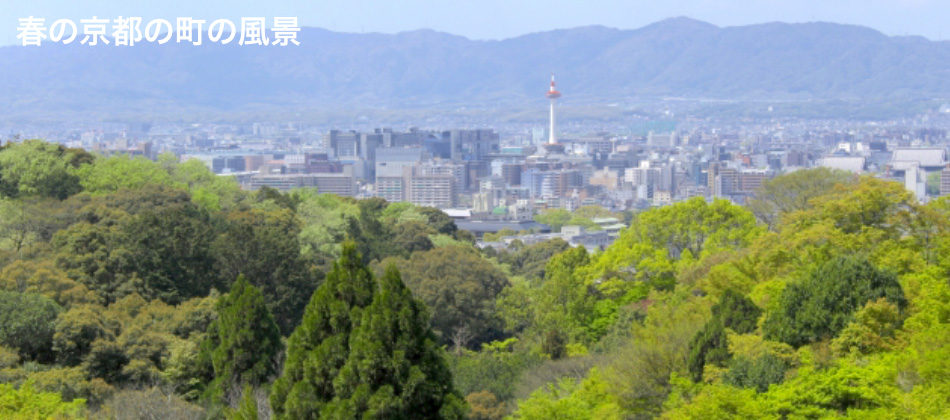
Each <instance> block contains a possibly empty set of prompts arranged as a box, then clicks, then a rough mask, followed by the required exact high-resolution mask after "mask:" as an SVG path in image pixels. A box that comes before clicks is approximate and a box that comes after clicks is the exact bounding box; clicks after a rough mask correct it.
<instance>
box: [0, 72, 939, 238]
mask: <svg viewBox="0 0 950 420" xmlns="http://www.w3.org/2000/svg"><path fill="white" fill-rule="evenodd" d="M553 89H554V82H553V80H552V87H551V90H553ZM557 97H560V94H559V93H558V96H557ZM554 99H555V100H556V99H557V98H554ZM555 100H552V103H551V105H550V112H551V114H550V121H549V124H548V125H541V124H536V125H530V124H524V123H520V124H512V125H511V126H504V125H502V126H497V127H491V128H463V129H454V128H451V127H449V128H444V129H424V128H423V129H421V128H415V127H409V128H406V129H403V130H399V129H392V128H372V129H369V128H361V129H347V130H343V129H333V128H331V129H326V128H325V127H320V126H315V125H309V124H307V123H306V122H285V123H250V124H180V125H179V124H172V123H161V124H157V123H151V122H136V123H91V124H81V125H77V126H76V127H70V126H65V125H61V126H60V127H57V128H53V129H50V128H46V129H38V128H36V127H31V128H32V129H33V130H36V131H31V133H32V134H24V133H22V132H17V129H16V128H13V127H8V128H6V129H5V130H6V131H7V133H6V135H5V138H6V139H7V140H6V141H7V142H10V141H16V140H10V139H11V138H13V137H14V136H16V137H17V138H28V137H35V136H42V137H43V138H46V139H49V140H53V141H56V142H59V143H61V144H63V145H64V146H66V147H71V148H83V149H86V150H88V151H90V152H95V153H102V154H105V155H128V156H132V157H136V156H141V157H144V158H147V159H151V160H155V159H157V158H158V156H159V155H161V154H163V153H171V154H174V156H175V157H176V158H177V159H178V160H179V161H181V162H185V161H188V160H192V159H195V160H199V161H201V162H202V163H204V164H205V165H206V166H207V167H208V169H210V170H211V171H212V172H213V173H215V174H218V175H221V176H232V177H235V178H236V179H237V180H238V182H239V183H240V185H241V186H242V187H243V188H244V189H246V190H250V191H256V190H258V189H260V188H261V187H264V186H266V187H271V188H274V189H276V190H279V191H282V192H289V191H291V190H294V189H298V188H313V189H316V190H317V191H319V192H321V193H332V194H336V195H340V196H345V197H356V198H369V197H380V198H383V199H385V200H387V201H388V202H408V203H412V204H415V205H419V206H431V207H436V208H439V209H443V210H444V211H445V212H446V213H447V214H449V215H450V216H451V217H453V218H454V219H455V220H456V223H457V224H458V225H459V226H460V227H462V228H463V229H466V230H469V231H471V232H473V233H474V234H476V235H477V236H478V237H479V238H481V237H482V236H483V235H484V234H485V233H493V234H497V233H498V232H500V231H506V232H507V231H512V232H521V233H522V234H521V235H518V236H520V238H519V239H520V240H522V242H525V241H530V242H532V243H533V242H537V241H540V240H544V239H550V238H552V237H554V236H557V237H562V238H563V239H565V240H567V241H568V242H570V243H571V244H573V245H575V246H576V245H584V246H586V247H587V248H589V249H590V250H595V249H601V250H602V249H604V248H605V247H606V246H608V245H609V244H610V243H612V242H613V238H615V237H616V236H617V235H618V233H619V230H620V229H621V228H622V227H625V225H624V223H623V220H620V219H621V218H617V217H606V218H603V220H594V221H593V222H594V223H593V224H592V225H591V224H589V223H588V226H586V230H585V227H584V226H579V227H578V228H579V229H572V230H569V231H567V232H569V233H565V232H551V228H550V227H549V226H546V225H544V224H542V223H538V222H537V221H535V218H536V217H535V216H537V215H539V214H542V213H544V212H545V211H548V210H552V209H563V210H567V211H574V210H576V209H578V208H580V207H582V206H599V207H602V208H604V209H606V210H608V211H610V212H615V213H622V212H624V211H642V210H646V209H649V208H651V207H657V206H664V205H669V204H671V203H675V202H680V201H684V200H687V199H689V198H692V197H704V198H706V199H713V198H725V199H728V200H729V201H731V202H733V203H736V204H740V205H741V204H744V203H745V201H746V198H748V197H750V196H752V195H753V194H754V193H755V191H756V190H757V189H759V188H760V187H761V186H762V183H763V181H765V180H768V179H771V178H773V177H775V176H776V175H779V174H783V173H788V172H793V171H796V170H799V169H805V168H814V167H827V168H830V169H840V170H844V171H848V172H851V173H854V174H856V175H857V174H873V175H874V176H876V177H880V178H882V179H889V180H894V181H897V182H900V183H902V184H904V185H905V186H906V187H907V189H908V190H909V191H910V192H912V193H913V194H914V196H915V197H916V198H917V199H918V200H920V201H922V202H926V201H927V200H929V199H930V198H933V197H940V196H945V195H950V168H948V163H950V161H948V158H947V150H948V147H950V138H948V135H947V133H948V131H947V130H948V128H950V105H945V106H943V107H941V108H940V109H935V110H933V111H932V112H930V113H928V114H925V115H920V116H918V117H915V118H909V119H901V120H899V121H854V120H827V121H823V120H808V119H797V118H773V119H768V120H755V119H745V120H735V121H728V120H726V121H715V120H712V119H705V120H704V119H699V118H684V119H675V118H667V119H664V120H649V119H646V118H643V117H640V118H637V119H631V121H630V122H628V124H626V126H624V127H623V128H622V130H623V131H624V134H620V133H618V132H610V131H599V130H603V127H604V124H603V123H601V124H599V125H598V126H597V127H590V125H593V124H587V125H588V126H585V125H582V124H576V123H575V124H573V125H572V126H570V127H569V128H568V130H570V131H567V132H563V133H557V131H558V130H559V129H558V127H557V123H556V120H555V117H554V115H555V112H560V113H563V114H566V115H562V117H564V116H567V117H570V112H571V108H570V107H566V108H563V109H561V107H558V106H557V105H556V103H555ZM539 105H540V101H539ZM621 123H622V122H621ZM621 123H617V122H615V123H613V124H612V125H615V126H618V125H622V124H621ZM362 125H364V126H367V127H369V126H371V125H372V122H370V121H366V122H364V123H363V124H362ZM0 128H2V127H0ZM552 129H553V131H552ZM561 130H563V129H561ZM564 131H566V130H564ZM634 132H636V133H634ZM552 133H554V134H555V135H552ZM559 228H560V226H558V229H557V230H560V229H559ZM552 233H555V235H553V236H552V235H551V234H552ZM514 237H515V236H514V235H510V236H508V237H507V238H506V242H507V243H510V241H511V240H512V239H513V238H514ZM481 245H482V246H488V245H491V246H496V247H497V246H499V244H486V243H482V244H481Z"/></svg>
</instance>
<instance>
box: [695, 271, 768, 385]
mask: <svg viewBox="0 0 950 420" xmlns="http://www.w3.org/2000/svg"><path fill="white" fill-rule="evenodd" d="M761 313H762V311H761V310H760V309H759V308H758V307H757V306H755V304H754V303H753V302H752V300H750V299H749V298H748V297H746V296H744V295H742V294H741V293H739V292H736V291H735V290H733V289H727V290H726V292H725V293H723V295H722V297H720V299H719V302H718V303H716V304H715V305H713V307H712V314H713V316H712V319H711V320H709V321H708V322H707V323H706V325H705V326H704V327H703V329H702V331H700V332H698V333H696V335H695V336H694V337H693V340H692V342H691V343H690V352H689V362H688V363H689V372H690V375H691V376H692V378H693V380H694V381H697V382H698V381H701V380H702V379H703V370H704V367H705V366H706V365H707V364H713V365H716V366H719V367H724V366H725V364H726V362H728V361H729V359H730V358H732V354H730V353H729V341H728V338H727V335H726V329H727V328H728V329H730V330H732V331H735V332H737V333H740V334H744V333H749V332H752V331H753V330H754V329H755V326H756V321H757V320H758V319H759V315H760V314H761Z"/></svg>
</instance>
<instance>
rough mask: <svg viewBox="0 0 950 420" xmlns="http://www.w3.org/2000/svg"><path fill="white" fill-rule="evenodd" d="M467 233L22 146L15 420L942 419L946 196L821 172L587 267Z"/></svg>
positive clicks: (12, 318)
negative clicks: (486, 242)
mask: <svg viewBox="0 0 950 420" xmlns="http://www.w3.org/2000/svg"><path fill="white" fill-rule="evenodd" d="M586 211H591V209H587V210H586ZM555 216H557V217H555ZM568 216H569V215H564V214H557V215H548V217H549V218H552V220H553V219H558V220H560V219H564V220H563V221H564V222H565V223H568V222H569V220H570V218H569V217H568ZM578 217H581V216H578ZM474 242H475V241H474V238H473V237H472V236H471V235H470V234H469V233H468V232H465V231H460V230H458V229H457V228H456V226H455V224H454V223H453V222H452V221H451V219H449V218H448V217H447V216H446V215H445V214H444V213H442V212H441V211H439V210H438V209H433V208H425V207H418V206H413V205H410V204H406V203H387V202H385V201H383V200H379V199H365V200H356V199H350V198H341V197H337V196H333V195H325V194H317V193H316V192H314V191H303V190H301V191H294V192H291V193H287V194H284V193H279V192H277V191H275V190H270V189H263V190H261V191H258V192H245V191H242V190H240V188H239V187H238V185H237V184H236V183H235V182H234V181H233V179H231V178H227V177H218V176H215V175H213V174H212V173H210V172H209V171H208V170H207V169H206V168H205V167H204V166H203V164H201V163H200V162H196V161H190V162H186V163H178V162H177V160H176V159H174V158H173V157H165V156H163V157H162V158H160V159H159V160H158V161H157V162H153V161H148V160H145V159H141V158H138V159H130V158H128V157H124V156H119V157H102V156H93V155H91V154H89V153H86V152H84V151H82V150H73V149H65V148H63V147H61V146H59V145H55V144H49V143H45V142H42V141H38V140H31V141H25V142H22V143H16V144H10V145H6V146H5V147H3V148H2V149H0V417H2V418H30V419H32V418H186V419H187V418H193V419H204V418H212V419H215V418H237V419H266V418H274V419H306V418H312V419H316V418H325V419H356V418H368V419H404V418H432V419H441V418H445V419H465V418H467V419H480V420H492V419H502V418H510V419H516V420H517V419H524V420H534V419H538V420H542V419H543V420H550V419H597V420H604V419H646V418H667V419H680V418H684V419H685V418H763V419H779V418H828V417H850V418H908V419H913V418H921V419H923V418H942V417H947V416H950V357H948V355H950V282H948V279H950V258H948V257H950V200H948V199H940V200H935V201H932V202H930V203H928V204H926V205H922V204H920V203H917V202H916V201H915V200H914V199H913V197H912V195H911V194H910V193H908V192H907V191H905V189H904V188H903V186H902V185H900V184H896V183H891V182H887V181H882V180H878V179H874V178H870V177H853V176H851V175H847V174H842V173H837V172H832V171H829V170H825V169H812V170H803V171H798V172H794V173H792V174H788V175H783V176H781V177H778V178H776V179H774V180H772V181H770V182H768V183H766V185H765V186H764V187H763V189H762V190H761V191H760V192H759V194H757V199H755V200H752V201H751V202H750V203H748V204H747V206H745V207H741V206H737V205H734V204H731V203H729V202H726V201H722V200H716V201H712V202H707V201H705V200H703V199H699V198H697V199H692V200H689V201H686V202H682V203H677V204H674V205H671V206H667V207H662V208H656V209H652V210H649V211H645V212H642V213H639V214H635V215H633V218H632V222H631V224H630V228H628V229H626V230H625V231H623V232H622V234H621V237H620V238H619V239H618V240H617V241H616V243H614V244H613V245H612V246H611V247H610V248H608V249H606V250H605V251H602V252H598V253H593V254H589V253H588V252H587V251H585V250H584V249H583V248H571V247H570V246H568V244H567V243H565V242H563V241H559V240H554V241H549V242H545V243H540V244H536V245H530V246H526V245H523V244H521V243H518V242H515V243H514V244H513V245H512V246H511V247H510V248H509V250H507V251H494V250H493V249H490V248H489V249H486V250H479V249H478V248H477V247H475V246H474Z"/></svg>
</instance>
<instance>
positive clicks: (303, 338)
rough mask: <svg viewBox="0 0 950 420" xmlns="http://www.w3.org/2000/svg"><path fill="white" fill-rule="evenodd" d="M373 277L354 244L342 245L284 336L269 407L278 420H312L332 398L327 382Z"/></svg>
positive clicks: (340, 361)
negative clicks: (282, 355) (300, 317)
mask: <svg viewBox="0 0 950 420" xmlns="http://www.w3.org/2000/svg"><path fill="white" fill-rule="evenodd" d="M375 288H376V284H375V281H374V280H373V275H372V273H370V271H369V269H368V268H367V267H366V266H365V265H364V264H363V263H362V260H361V257H360V255H359V252H357V250H356V244H354V243H353V242H352V241H348V242H346V243H344V244H343V252H342V255H341V256H340V259H339V260H338V261H336V262H334V263H333V268H332V269H331V270H330V272H329V273H327V277H326V280H325V281H324V282H323V284H321V285H320V287H319V288H318V289H317V291H316V292H315V293H314V294H313V296H312V297H311V299H310V303H308V304H307V310H306V312H305V313H304V317H303V321H302V322H301V324H300V325H299V326H297V329H295V330H294V332H293V334H291V336H290V340H289V341H288V344H287V360H286V361H285V363H284V372H283V374H282V375H281V377H280V378H279V379H278V380H277V381H276V382H274V388H273V391H272V392H271V397H270V399H271V408H272V409H273V410H274V414H275V415H276V418H278V419H317V418H319V416H320V410H321V409H322V408H323V406H324V405H326V404H327V403H328V402H330V401H332V400H333V397H334V396H335V395H336V393H335V390H334V383H333V380H334V379H335V378H336V377H337V375H338V374H339V371H340V369H341V368H342V367H343V365H344V364H345V363H346V360H347V355H348V354H349V342H350V333H351V332H352V331H353V328H354V326H355V325H354V324H356V323H358V321H359V320H360V318H361V316H362V310H363V308H365V307H367V306H369V305H370V303H372V301H373V292H374V289H375Z"/></svg>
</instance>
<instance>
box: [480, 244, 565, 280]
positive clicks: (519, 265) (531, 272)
mask: <svg viewBox="0 0 950 420" xmlns="http://www.w3.org/2000/svg"><path fill="white" fill-rule="evenodd" d="M570 247H571V246H570V244H568V243H567V242H565V241H564V240H563V239H561V238H555V239H552V240H549V241H544V242H539V243H536V244H533V245H528V246H525V247H522V248H518V249H517V250H515V251H513V252H511V251H508V252H502V253H500V254H499V255H498V260H499V261H500V262H502V263H504V264H508V266H509V267H511V274H512V275H514V276H522V277H524V278H526V279H529V280H530V279H539V278H544V267H545V266H546V265H547V263H548V261H549V260H550V259H551V258H552V257H554V256H555V255H557V254H560V253H562V252H564V251H566V250H568V249H570Z"/></svg>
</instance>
